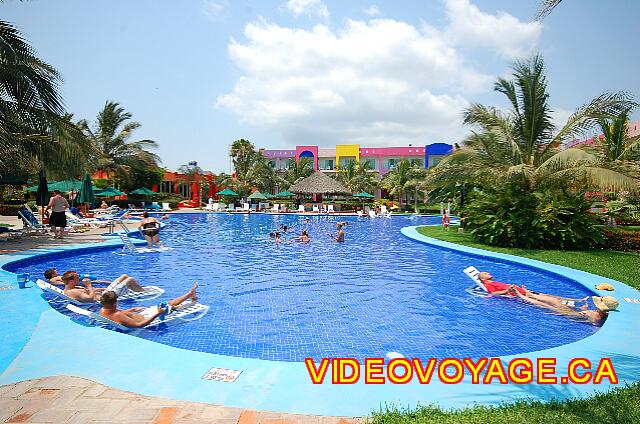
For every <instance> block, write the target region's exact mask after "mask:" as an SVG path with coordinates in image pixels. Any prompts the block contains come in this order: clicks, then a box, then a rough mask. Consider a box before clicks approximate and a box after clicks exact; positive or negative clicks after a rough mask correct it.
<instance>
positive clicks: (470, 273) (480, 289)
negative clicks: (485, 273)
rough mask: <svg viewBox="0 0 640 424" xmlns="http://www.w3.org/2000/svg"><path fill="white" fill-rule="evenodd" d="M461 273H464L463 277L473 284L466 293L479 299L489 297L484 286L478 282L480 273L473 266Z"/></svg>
mask: <svg viewBox="0 0 640 424" xmlns="http://www.w3.org/2000/svg"><path fill="white" fill-rule="evenodd" d="M462 272H464V273H465V275H466V276H467V277H469V278H471V279H472V280H473V282H474V283H475V285H474V286H473V287H469V288H468V289H466V290H465V291H466V292H467V293H469V294H472V295H474V296H480V297H487V296H489V291H488V290H487V288H486V287H485V286H484V284H482V282H481V281H480V278H479V277H478V275H479V274H480V271H478V270H477V269H476V267H474V266H470V267H467V268H465V269H464V270H463V271H462Z"/></svg>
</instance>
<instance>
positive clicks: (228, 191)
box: [216, 188, 238, 196]
mask: <svg viewBox="0 0 640 424" xmlns="http://www.w3.org/2000/svg"><path fill="white" fill-rule="evenodd" d="M237 195H238V193H236V192H235V191H233V190H231V189H230V188H225V189H224V190H222V191H219V192H217V193H216V196H237Z"/></svg>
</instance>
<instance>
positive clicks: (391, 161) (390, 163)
mask: <svg viewBox="0 0 640 424" xmlns="http://www.w3.org/2000/svg"><path fill="white" fill-rule="evenodd" d="M397 162H398V160H397V159H387V168H389V169H393V168H395V167H396V165H397Z"/></svg>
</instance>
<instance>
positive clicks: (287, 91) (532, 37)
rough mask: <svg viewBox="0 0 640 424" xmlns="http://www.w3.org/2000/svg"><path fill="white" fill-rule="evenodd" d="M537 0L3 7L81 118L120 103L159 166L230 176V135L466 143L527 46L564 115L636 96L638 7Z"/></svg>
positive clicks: (271, 142)
mask: <svg viewBox="0 0 640 424" xmlns="http://www.w3.org/2000/svg"><path fill="white" fill-rule="evenodd" d="M538 4H539V1H538V0H521V1H498V0H422V1H407V0H393V1H383V0H377V1H332V0H281V1H247V0H239V1H231V0H228V1H227V0H182V1H175V0H174V1H169V0H137V1H130V0H109V1H86V0H59V1H45V0H32V1H29V2H18V1H5V2H3V3H2V4H0V10H1V15H2V18H3V19H4V20H8V21H10V22H13V23H14V24H15V25H16V26H17V27H18V28H20V29H21V31H22V32H23V33H24V35H25V37H26V38H27V39H28V40H29V41H30V42H31V43H32V45H33V46H34V47H35V48H36V50H37V51H38V54H39V55H40V57H42V58H43V59H44V60H45V61H47V62H48V63H50V64H52V65H53V66H54V67H56V68H57V69H58V70H59V71H60V72H61V73H62V75H63V77H64V84H63V86H62V93H63V96H64V99H65V104H66V106H67V109H68V111H69V112H71V113H73V114H74V116H75V117H77V118H78V119H80V118H87V119H90V120H93V119H94V117H95V116H96V114H97V113H98V111H99V110H100V109H101V108H102V106H103V105H104V103H105V101H106V100H113V101H117V102H119V103H120V104H121V105H122V106H123V107H124V108H125V109H126V110H127V111H129V112H131V113H132V114H133V115H134V119H135V120H136V121H138V122H140V123H141V124H142V127H141V128H140V129H139V130H138V131H137V132H136V134H134V137H135V138H136V139H140V138H150V139H153V140H156V141H157V142H158V144H159V149H158V153H159V155H160V157H161V158H162V160H163V165H164V166H167V167H169V168H172V169H175V168H177V167H178V166H179V165H181V164H185V163H187V162H188V161H191V160H197V161H198V163H199V164H200V165H201V166H202V167H204V168H205V169H209V170H213V171H214V172H219V171H225V172H228V171H229V158H228V148H229V145H230V143H231V142H232V141H233V140H235V139H238V138H246V139H249V140H251V141H252V142H253V143H254V144H255V145H256V146H257V147H270V148H286V147H290V146H293V145H296V144H319V145H325V146H333V145H335V144H338V143H360V144H362V145H368V146H376V145H407V144H408V143H412V144H414V145H424V144H427V143H431V142H435V141H445V142H449V143H453V142H457V141H460V140H461V139H462V138H463V137H464V135H465V134H466V133H467V131H468V128H463V127H462V125H461V119H460V112H461V110H462V109H464V107H465V106H466V105H468V104H469V103H470V102H481V103H485V104H494V105H497V106H505V104H504V102H503V100H502V99H501V97H500V96H499V95H498V94H497V93H494V92H492V88H491V87H492V81H493V80H494V79H495V78H496V76H499V75H506V74H508V72H509V64H510V63H511V62H512V61H513V59H514V58H515V57H526V56H527V55H528V54H530V53H531V52H533V51H540V52H541V53H542V54H543V56H544V58H545V61H546V64H547V67H548V75H549V86H550V93H551V103H552V106H553V107H554V109H555V110H556V111H557V117H558V119H559V120H561V119H562V118H566V117H567V116H568V115H569V114H570V113H571V111H573V110H575V109H576V108H577V107H579V106H580V105H582V104H584V103H585V102H587V101H588V100H590V99H591V98H593V97H594V96H596V95H598V94H599V93H601V92H603V91H607V90H612V91H617V90H625V91H628V92H630V93H632V94H633V95H635V96H636V98H638V97H640V83H639V80H638V78H637V74H638V69H640V66H639V65H640V55H638V54H637V40H639V39H640V26H639V25H638V24H637V17H638V16H640V2H636V1H631V0H626V1H624V0H619V1H615V2H604V1H601V0H564V1H563V2H562V3H561V5H560V6H559V7H558V8H557V9H556V10H555V11H554V12H553V13H552V14H551V15H550V16H549V17H548V18H546V19H545V21H544V22H543V23H542V25H538V24H535V23H531V17H532V16H533V14H534V13H535V10H536V8H537V6H538ZM634 43H635V45H634ZM634 51H635V53H634ZM634 118H635V119H638V114H637V113H636V115H635V116H634Z"/></svg>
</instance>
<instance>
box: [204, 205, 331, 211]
mask: <svg viewBox="0 0 640 424" xmlns="http://www.w3.org/2000/svg"><path fill="white" fill-rule="evenodd" d="M258 206H259V205H256V204H250V203H242V205H241V206H238V207H236V206H235V204H233V203H229V204H228V205H225V204H224V203H207V205H206V206H205V210H208V211H213V212H257V211H258ZM260 210H262V211H265V212H271V213H287V212H297V213H306V212H307V211H306V208H305V207H304V205H300V206H298V209H296V210H289V209H288V208H287V206H286V205H285V204H283V203H280V204H279V203H275V204H274V205H273V206H272V207H270V208H269V207H260ZM311 211H312V212H314V213H334V212H335V210H334V208H333V205H326V207H325V205H322V208H320V207H319V206H318V205H313V207H312V210H311Z"/></svg>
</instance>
